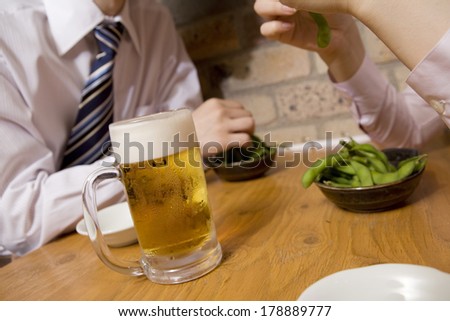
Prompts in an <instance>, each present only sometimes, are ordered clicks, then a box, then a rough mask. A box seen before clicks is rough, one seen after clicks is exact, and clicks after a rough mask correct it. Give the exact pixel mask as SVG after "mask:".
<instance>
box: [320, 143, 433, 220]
mask: <svg viewBox="0 0 450 321" xmlns="http://www.w3.org/2000/svg"><path fill="white" fill-rule="evenodd" d="M383 152H384V153H385V154H386V156H387V157H388V159H389V162H391V163H392V164H393V165H396V164H397V163H398V162H399V161H402V160H404V159H407V158H410V157H413V156H417V155H418V151H417V150H415V149H406V148H390V149H385V150H383ZM424 170H425V168H423V169H422V170H421V171H419V172H416V173H413V174H412V175H410V176H408V177H407V178H405V179H403V180H400V181H398V182H394V183H389V184H383V185H375V186H370V187H355V188H339V187H332V186H328V185H325V184H323V183H320V182H315V184H316V185H317V186H318V187H319V188H320V190H321V191H322V193H323V194H324V195H325V196H326V197H327V198H328V199H329V200H330V201H332V202H333V203H334V204H336V205H337V206H339V207H341V208H343V209H346V210H349V211H353V212H366V213H367V212H381V211H385V210H388V209H392V208H396V207H400V206H401V205H403V204H404V202H405V201H406V199H407V198H408V197H409V196H410V195H411V194H412V193H413V192H414V190H415V189H416V187H417V185H419V182H420V179H421V178H422V174H423V172H424Z"/></svg>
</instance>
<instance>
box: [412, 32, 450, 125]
mask: <svg viewBox="0 0 450 321" xmlns="http://www.w3.org/2000/svg"><path fill="white" fill-rule="evenodd" d="M406 82H407V83H408V85H410V86H411V88H413V89H414V90H415V91H416V92H417V94H419V95H420V96H421V97H422V98H423V99H424V100H425V101H426V102H427V103H428V104H429V105H430V106H431V107H433V108H434V109H435V110H436V111H437V113H438V114H439V115H440V116H441V118H442V120H444V122H445V123H446V124H447V126H448V127H449V128H450V29H449V30H448V31H447V32H446V33H445V34H444V36H443V37H442V38H441V39H440V40H439V42H438V43H437V44H436V46H435V47H434V48H433V49H432V50H431V51H430V52H429V53H428V54H427V55H426V56H425V57H424V59H423V60H422V61H421V62H420V63H419V64H417V66H416V67H415V68H414V69H413V71H412V72H411V73H410V75H409V77H408V79H407V80H406Z"/></svg>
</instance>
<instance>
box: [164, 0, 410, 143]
mask: <svg viewBox="0 0 450 321" xmlns="http://www.w3.org/2000/svg"><path fill="white" fill-rule="evenodd" d="M161 2H162V3H164V4H165V5H167V6H168V7H169V9H170V10H171V11H172V14H173V16H174V19H175V22H176V24H177V26H178V29H179V32H180V35H181V36H182V38H183V40H184V42H185V45H186V48H187V50H188V52H189V54H190V55H191V57H192V59H193V61H194V63H195V64H196V66H197V67H198V70H199V75H200V79H201V84H202V90H203V94H204V97H205V98H209V97H222V98H227V99H236V100H239V101H241V102H242V103H243V104H244V105H245V106H246V107H247V108H248V109H249V110H251V111H252V113H253V115H254V117H255V119H256V124H257V128H256V130H257V133H258V134H259V135H261V136H263V135H265V134H266V133H269V132H270V133H271V137H272V140H275V141H276V142H278V143H281V142H292V143H294V144H302V143H304V142H306V141H310V140H323V139H325V133H326V132H332V133H333V134H332V136H333V137H334V138H336V137H345V136H357V135H361V134H363V133H362V132H361V131H360V129H359V128H358V126H357V125H356V122H355V121H354V120H353V118H352V116H351V115H350V113H349V111H348V107H349V105H350V100H349V99H348V98H347V97H345V96H343V95H342V94H341V93H340V92H337V91H336V90H335V89H334V88H333V86H332V85H331V84H330V81H329V79H328V77H327V69H326V66H325V65H324V64H323V62H322V61H321V60H320V58H318V56H317V55H316V54H314V53H311V52H307V51H304V50H300V49H297V48H293V47H291V46H287V45H283V44H279V43H276V42H271V41H268V40H266V39H264V38H263V37H262V36H261V35H260V34H259V26H260V24H261V21H260V19H259V17H258V16H257V15H256V14H255V13H254V11H253V3H254V1H253V0H220V1H219V0H190V1H186V0H161ZM361 33H362V36H363V39H364V42H365V44H366V48H367V50H368V53H369V55H370V56H371V57H372V59H373V60H374V61H375V62H376V63H377V64H378V65H379V67H380V69H381V71H382V73H383V74H384V75H385V76H386V77H387V78H388V79H389V80H390V81H391V82H392V83H393V84H394V85H396V86H397V87H398V88H399V89H401V88H403V86H404V80H405V79H406V76H407V74H408V70H407V69H406V68H405V67H404V66H403V65H402V64H400V63H399V62H398V61H397V60H396V58H395V56H394V55H393V54H392V53H391V52H390V51H389V50H388V49H387V48H386V47H385V46H384V45H383V44H382V43H381V42H380V41H379V40H378V39H377V38H376V37H375V36H374V35H373V34H372V33H371V32H370V31H369V30H368V29H366V28H365V27H364V26H361Z"/></svg>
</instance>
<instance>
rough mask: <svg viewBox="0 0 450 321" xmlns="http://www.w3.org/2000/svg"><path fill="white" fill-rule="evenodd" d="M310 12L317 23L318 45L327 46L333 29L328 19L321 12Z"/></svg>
mask: <svg viewBox="0 0 450 321" xmlns="http://www.w3.org/2000/svg"><path fill="white" fill-rule="evenodd" d="M309 14H310V15H311V17H312V18H313V19H314V21H315V22H316V24H317V28H318V31H317V45H318V46H319V48H326V47H327V46H328V44H329V43H330V41H331V30H330V26H329V25H328V22H327V19H325V17H324V16H322V15H321V14H320V13H315V12H310V13H309Z"/></svg>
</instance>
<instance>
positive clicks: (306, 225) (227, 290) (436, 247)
mask: <svg viewBox="0 0 450 321" xmlns="http://www.w3.org/2000/svg"><path fill="white" fill-rule="evenodd" d="M297 156H298V155H297ZM449 156H450V146H448V147H444V148H440V149H438V150H434V151H432V152H430V153H429V160H428V166H427V169H426V172H425V173H424V176H423V178H422V181H421V183H420V185H419V186H418V188H417V190H416V191H415V192H414V194H413V195H412V196H411V197H410V198H409V200H408V201H407V204H406V205H405V206H404V207H402V208H400V209H395V210H390V211H387V212H382V213H372V214H358V213H352V212H348V211H345V210H342V209H339V208H337V207H335V206H334V205H333V204H332V203H330V202H329V201H328V200H327V199H326V198H325V197H324V196H323V195H322V194H321V192H320V191H319V189H318V188H317V187H315V186H313V187H311V188H309V189H307V190H305V189H303V188H302V187H301V185H300V178H301V175H302V173H303V172H304V171H305V170H306V167H305V166H303V165H298V166H296V167H294V168H285V166H284V160H288V161H290V162H292V160H293V158H292V155H290V156H289V155H287V156H286V157H285V158H280V159H279V161H278V167H277V168H275V169H271V170H270V171H269V172H268V173H267V175H266V176H264V177H262V178H259V179H256V180H252V181H246V182H235V183H231V182H224V181H221V180H220V179H218V178H217V176H216V175H215V174H214V173H213V172H212V171H210V172H208V173H207V180H208V184H209V194H210V199H211V203H212V207H213V210H214V215H215V223H216V227H217V232H218V238H219V241H220V242H221V244H222V247H223V251H224V258H223V262H222V263H221V265H220V266H219V267H218V268H217V269H216V270H214V271H213V272H211V273H210V274H208V275H206V276H204V277H202V278H200V279H198V280H195V281H191V282H188V283H184V284H179V285H158V284H154V283H152V282H151V281H149V280H147V279H146V278H145V277H128V276H124V275H121V274H118V273H116V272H113V271H111V270H109V269H108V268H107V267H106V266H104V265H103V263H101V262H100V260H99V259H98V258H97V256H96V254H95V253H94V250H93V248H92V246H91V244H90V241H89V239H88V238H87V237H85V236H80V235H78V234H76V233H73V234H70V235H67V236H65V237H62V238H59V239H57V240H55V241H53V242H51V243H49V244H47V245H46V246H44V247H42V248H41V249H39V250H37V251H35V252H32V253H30V254H29V255H27V256H25V257H22V258H18V259H15V260H14V261H13V262H12V263H10V264H8V265H6V266H5V267H3V268H0V284H1V285H0V300H295V299H297V297H298V296H299V295H300V294H301V293H302V291H304V290H305V289H306V288H307V287H308V286H309V285H311V284H312V283H314V282H315V281H317V280H319V279H320V278H323V277H325V276H327V275H329V274H331V273H334V272H337V271H341V270H344V269H348V268H355V267H362V266H368V265H372V264H378V263H411V264H420V265H426V266H431V267H435V268H438V269H440V270H442V271H446V272H450V171H449ZM115 252H116V254H117V255H121V256H123V257H132V256H134V257H137V256H138V249H137V246H136V245H135V246H130V247H126V248H121V249H117V250H115Z"/></svg>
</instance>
